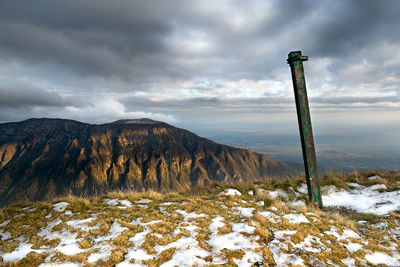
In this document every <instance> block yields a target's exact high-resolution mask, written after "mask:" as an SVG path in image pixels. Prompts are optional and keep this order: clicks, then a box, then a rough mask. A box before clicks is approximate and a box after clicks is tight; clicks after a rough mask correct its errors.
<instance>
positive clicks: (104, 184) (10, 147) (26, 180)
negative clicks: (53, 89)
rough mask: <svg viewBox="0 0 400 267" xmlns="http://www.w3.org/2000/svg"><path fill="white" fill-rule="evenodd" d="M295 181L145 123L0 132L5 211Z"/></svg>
mask: <svg viewBox="0 0 400 267" xmlns="http://www.w3.org/2000/svg"><path fill="white" fill-rule="evenodd" d="M295 173H296V174H297V173H298V172H297V169H296V168H295V165H293V166H290V164H287V163H282V162H277V161H274V160H272V159H270V158H268V157H267V156H265V155H262V154H259V153H255V152H251V151H248V150H245V149H240V148H234V147H230V146H226V145H221V144H218V143H216V142H214V141H211V140H208V139H206V138H203V137H199V136H197V135H196V134H194V133H192V132H190V131H187V130H184V129H180V128H177V127H174V126H172V125H169V124H167V123H164V122H159V121H153V120H150V119H129V120H118V121H114V122H111V123H105V124H87V123H83V122H79V121H74V120H65V119H47V118H41V119H28V120H25V121H21V122H9V123H2V124H0V201H1V202H2V203H3V204H6V203H10V202H14V201H18V200H30V201H31V200H45V199H52V198H54V197H58V196H62V195H65V194H73V195H79V196H94V195H101V194H104V193H106V192H109V191H113V190H121V191H128V190H134V191H143V190H155V191H162V192H167V191H182V190H187V189H189V188H191V187H194V186H201V185H207V184H209V183H212V182H225V183H226V182H228V183H237V182H248V181H255V180H262V179H264V178H266V177H267V176H285V175H291V174H295Z"/></svg>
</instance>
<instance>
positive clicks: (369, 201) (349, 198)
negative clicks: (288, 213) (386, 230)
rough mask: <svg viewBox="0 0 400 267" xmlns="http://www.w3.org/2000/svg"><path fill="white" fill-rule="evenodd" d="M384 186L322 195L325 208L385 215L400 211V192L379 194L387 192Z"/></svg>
mask: <svg viewBox="0 0 400 267" xmlns="http://www.w3.org/2000/svg"><path fill="white" fill-rule="evenodd" d="M386 189H387V188H386V186H385V185H383V184H377V185H373V186H370V187H365V186H360V187H359V188H355V189H352V190H350V191H345V190H339V191H336V192H328V194H326V195H322V202H323V203H324V205H325V206H336V207H340V206H343V207H347V208H351V209H354V210H357V211H358V212H364V213H375V214H377V215H385V214H388V213H389V212H390V211H394V210H398V209H400V190H398V191H392V192H379V191H378V190H386Z"/></svg>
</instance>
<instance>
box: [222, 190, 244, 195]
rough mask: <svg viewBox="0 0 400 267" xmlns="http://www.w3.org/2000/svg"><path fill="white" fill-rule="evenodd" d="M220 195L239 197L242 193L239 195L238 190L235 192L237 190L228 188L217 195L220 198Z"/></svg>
mask: <svg viewBox="0 0 400 267" xmlns="http://www.w3.org/2000/svg"><path fill="white" fill-rule="evenodd" d="M222 195H223V196H241V195H242V193H240V192H239V190H237V189H234V188H228V189H225V191H224V192H221V193H220V194H219V196H222Z"/></svg>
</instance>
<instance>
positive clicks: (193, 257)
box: [0, 173, 400, 266]
mask: <svg viewBox="0 0 400 267" xmlns="http://www.w3.org/2000/svg"><path fill="white" fill-rule="evenodd" d="M322 185H323V186H322V193H323V201H324V205H325V206H326V207H327V208H326V209H324V210H323V211H321V210H318V209H314V208H312V207H310V206H309V205H307V204H306V202H305V201H307V187H306V185H305V184H304V179H300V178H299V179H296V180H285V181H278V180H275V179H271V180H268V181H265V182H263V183H257V184H246V185H239V186H238V185H236V186H222V185H217V184H215V185H213V186H210V187H207V188H202V189H197V190H195V191H192V192H188V193H182V194H168V195H161V194H158V193H152V192H147V193H142V194H139V193H113V194H109V195H108V196H107V197H104V198H96V199H91V200H86V199H80V198H75V197H68V198H65V199H59V200H57V201H54V202H53V203H33V204H24V205H22V204H21V205H13V206H9V207H6V208H3V209H2V210H1V211H0V237H1V241H0V257H1V258H0V265H5V266H8V265H11V266H13V265H16V266H113V265H115V266H160V265H161V266H216V265H232V266H236V265H237V266H252V265H253V266H276V265H277V266H287V265H289V266H292V265H298V266H305V265H306V266H357V265H361V266H366V265H379V264H382V265H389V266H400V241H399V240H400V214H399V212H398V210H400V175H399V173H379V176H377V175H375V173H369V174H365V175H360V174H358V173H353V174H351V175H350V176H347V177H343V176H339V175H328V176H327V177H325V179H323V180H322Z"/></svg>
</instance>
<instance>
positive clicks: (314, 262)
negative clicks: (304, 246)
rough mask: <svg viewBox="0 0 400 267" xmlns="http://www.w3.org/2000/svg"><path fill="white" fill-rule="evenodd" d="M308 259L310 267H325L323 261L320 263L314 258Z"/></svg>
mask: <svg viewBox="0 0 400 267" xmlns="http://www.w3.org/2000/svg"><path fill="white" fill-rule="evenodd" d="M308 259H309V262H310V265H311V266H314V267H325V266H326V264H325V263H324V262H323V261H321V260H320V259H318V258H316V257H314V256H309V258H308Z"/></svg>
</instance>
